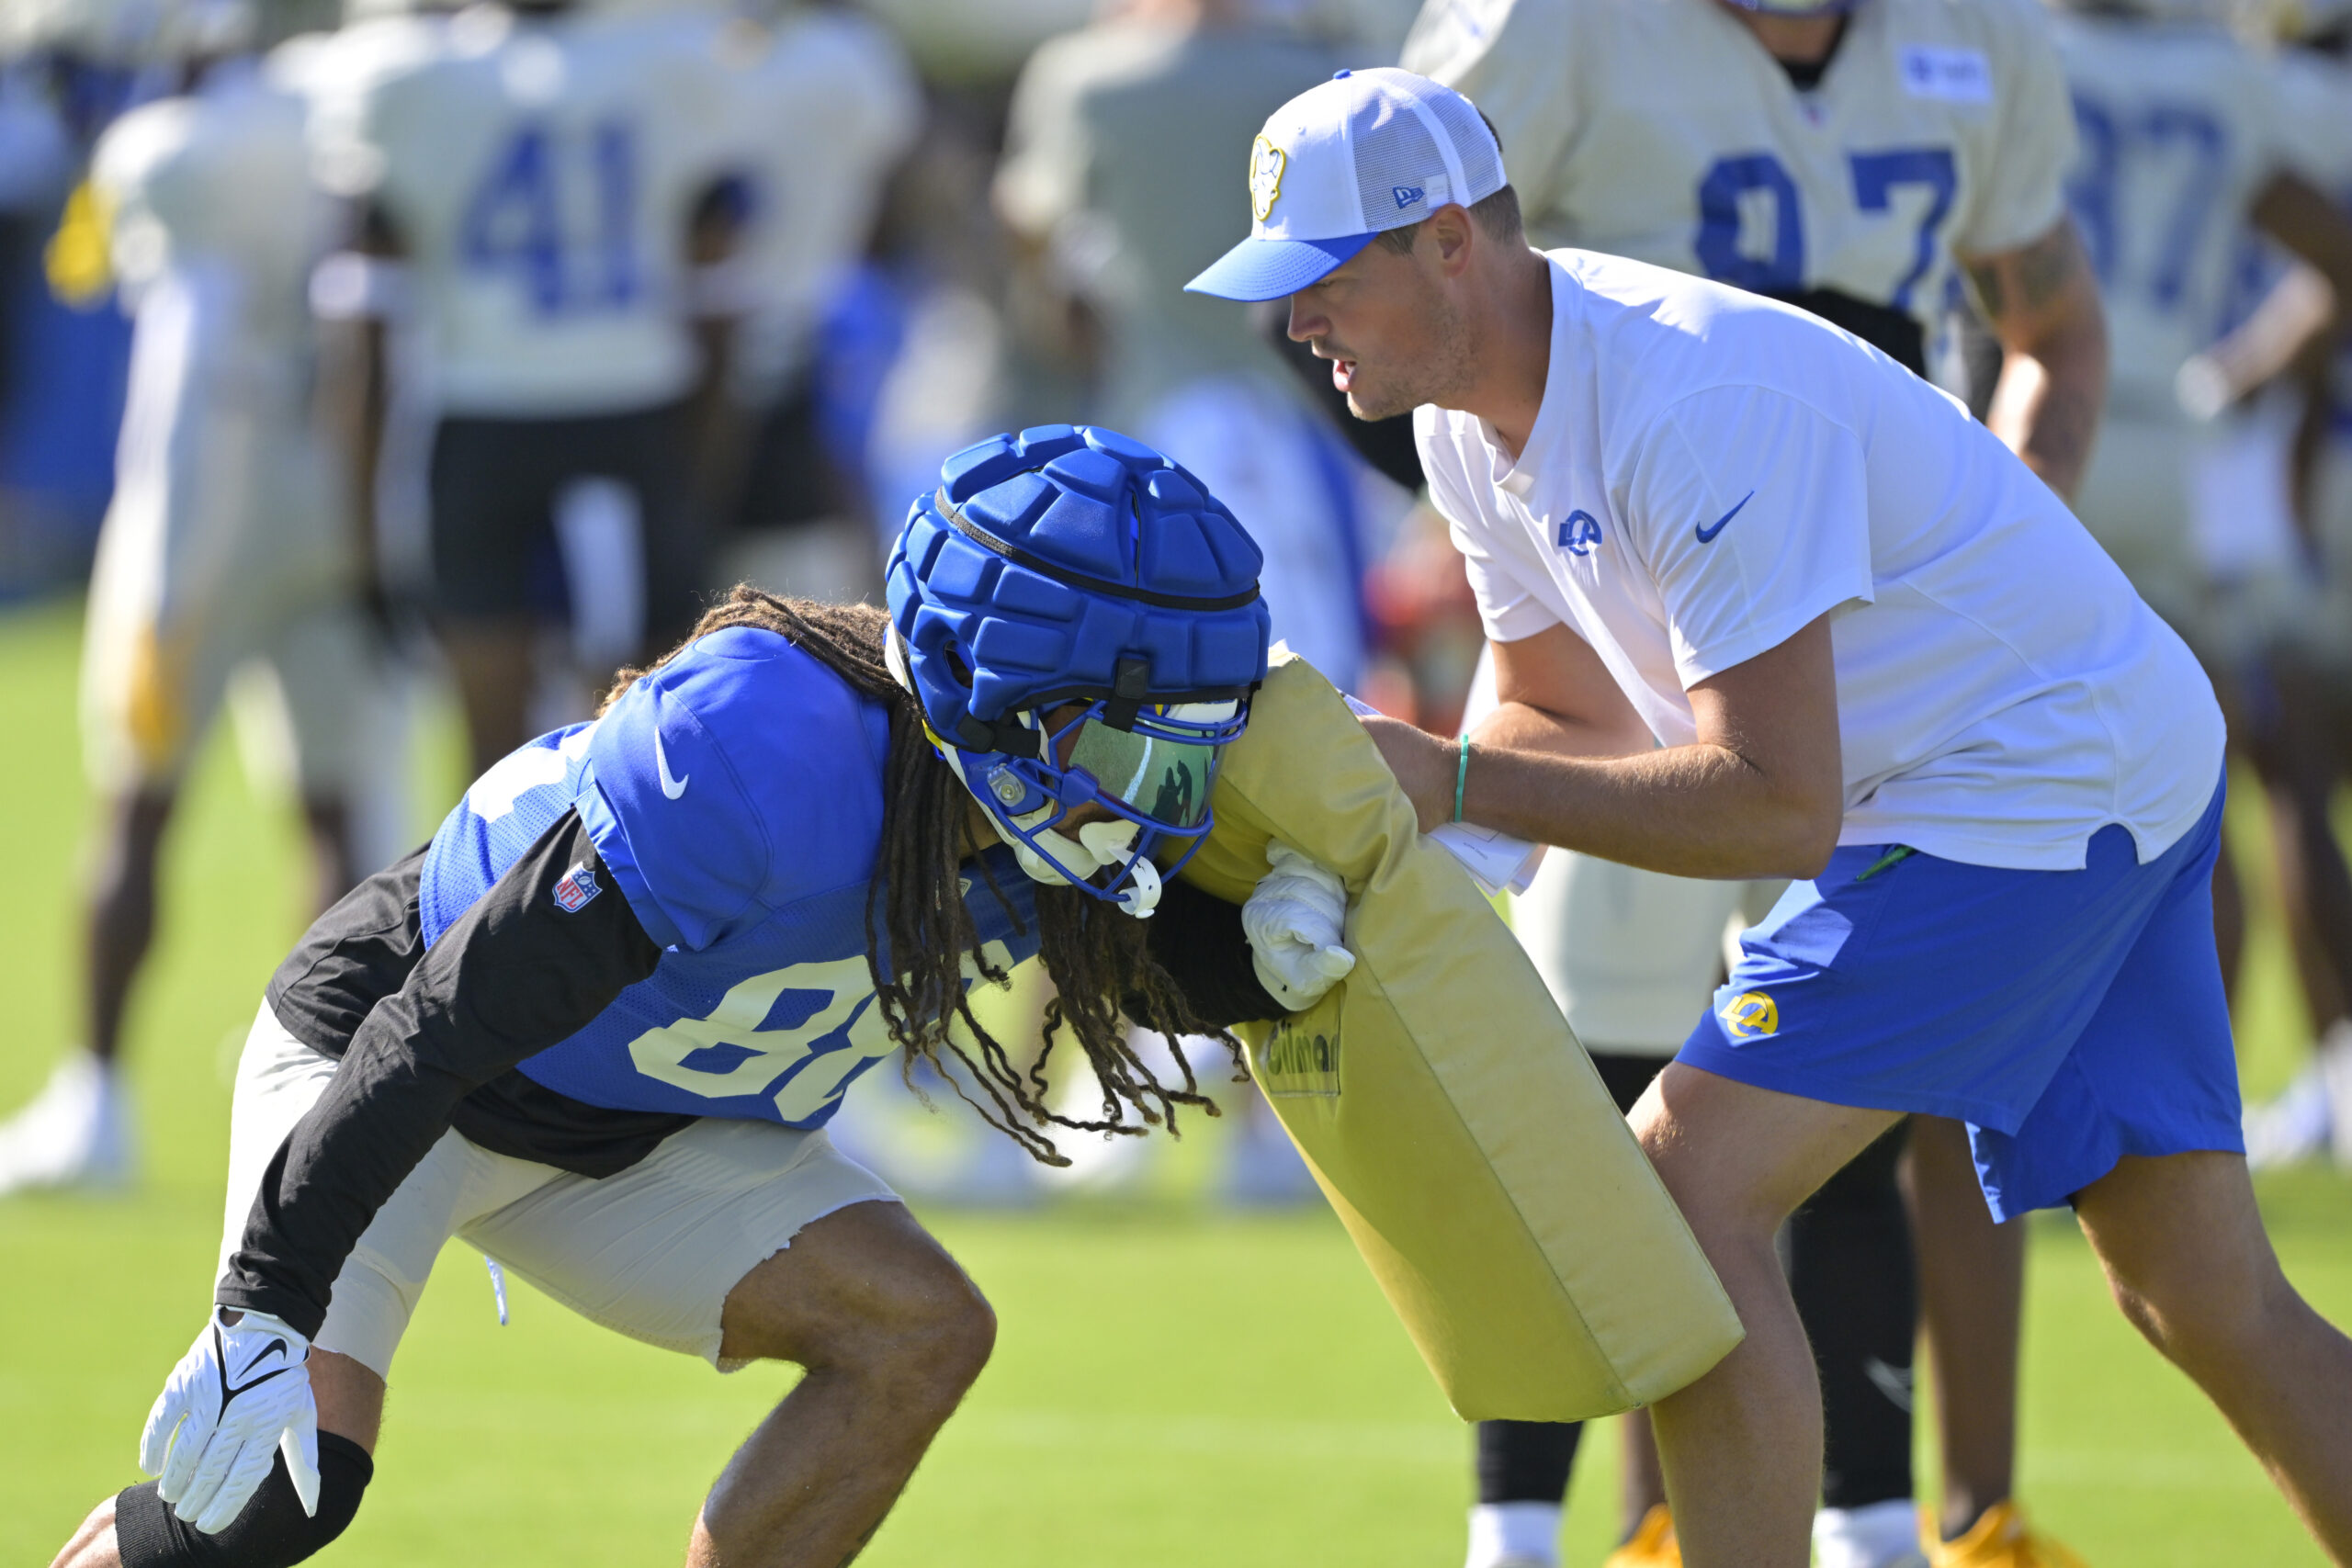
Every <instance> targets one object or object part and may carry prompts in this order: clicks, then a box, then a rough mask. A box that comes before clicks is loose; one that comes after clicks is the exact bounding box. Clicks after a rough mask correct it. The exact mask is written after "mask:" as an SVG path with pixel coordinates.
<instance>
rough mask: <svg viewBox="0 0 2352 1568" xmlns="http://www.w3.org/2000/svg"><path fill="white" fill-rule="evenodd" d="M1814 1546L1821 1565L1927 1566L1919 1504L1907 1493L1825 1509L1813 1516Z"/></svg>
mask: <svg viewBox="0 0 2352 1568" xmlns="http://www.w3.org/2000/svg"><path fill="white" fill-rule="evenodd" d="M1813 1550H1814V1554H1815V1559H1816V1560H1817V1561H1818V1562H1820V1564H1821V1568H1928V1559H1927V1557H1926V1555H1925V1554H1924V1553H1922V1552H1921V1551H1920V1550H1919V1509H1918V1505H1917V1504H1916V1503H1914V1502H1912V1500H1911V1499H1910V1498H1908V1497H1895V1498H1890V1499H1888V1500H1887V1501H1885V1502H1882V1503H1871V1504H1866V1505H1864V1506H1861V1507H1859V1508H1824V1509H1822V1510H1821V1511H1820V1512H1818V1513H1816V1514H1815V1515H1814V1516H1813Z"/></svg>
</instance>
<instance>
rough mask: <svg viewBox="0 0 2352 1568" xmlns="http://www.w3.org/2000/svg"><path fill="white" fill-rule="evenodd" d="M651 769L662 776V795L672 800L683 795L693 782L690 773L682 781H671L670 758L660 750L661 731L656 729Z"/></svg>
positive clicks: (693, 777)
mask: <svg viewBox="0 0 2352 1568" xmlns="http://www.w3.org/2000/svg"><path fill="white" fill-rule="evenodd" d="M653 767H654V771H655V772H657V773H660V774H661V775H662V794H663V795H668V796H669V797H670V798H671V799H672V800H675V799H677V798H678V796H680V795H684V794H685V793H686V786H687V785H688V784H692V783H694V781H695V776H694V774H692V773H688V774H687V775H686V776H685V777H684V778H682V779H673V778H672V777H671V776H670V758H669V754H668V753H667V752H665V751H663V750H662V731H661V730H660V729H658V728H657V729H655V730H654V732H653Z"/></svg>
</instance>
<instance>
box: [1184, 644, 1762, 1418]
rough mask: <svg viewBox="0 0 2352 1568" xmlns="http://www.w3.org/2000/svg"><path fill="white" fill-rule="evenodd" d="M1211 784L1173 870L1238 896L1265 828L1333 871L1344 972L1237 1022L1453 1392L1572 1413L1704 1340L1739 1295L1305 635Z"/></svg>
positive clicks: (1720, 1328)
mask: <svg viewBox="0 0 2352 1568" xmlns="http://www.w3.org/2000/svg"><path fill="white" fill-rule="evenodd" d="M1213 802H1214V805H1215V807H1216V829H1215V831H1214V832H1213V833H1211V835H1210V837H1209V839H1208V841H1207V842H1206V843H1204V844H1203V845H1202V846H1201V850H1200V852H1199V853H1198V854H1196V855H1194V856H1193V860H1192V862H1191V863H1190V864H1188V865H1187V866H1186V867H1185V868H1184V871H1183V873H1182V874H1183V877H1184V879H1185V880H1186V881H1188V882H1192V883H1193V884H1195V885H1196V886H1200V887H1201V888H1203V889H1204V890H1205V891H1207V892H1209V893H1212V894H1214V895H1216V897H1220V898H1223V899H1226V900H1227V901H1229V902H1232V903H1237V904H1238V903H1240V902H1241V901H1242V900H1243V899H1245V898H1247V897H1249V895H1250V889H1251V888H1253V887H1254V886H1257V882H1258V879H1259V878H1260V877H1261V876H1263V875H1264V874H1266V869H1267V866H1266V840H1268V839H1270V838H1279V839H1281V840H1283V842H1285V843H1287V844H1290V845H1292V846H1294V847H1295V848H1296V849H1298V850H1300V851H1302V852H1305V853H1306V854H1307V855H1309V856H1311V857H1313V858H1314V859H1315V860H1316V861H1317V862H1318V863H1321V864H1324V865H1326V866H1329V867H1330V868H1331V869H1332V870H1334V871H1336V872H1337V873H1339V874H1340V877H1341V878H1343V879H1344V880H1345V881H1346V883H1347V885H1348V897H1349V908H1348V922H1347V943H1348V946H1349V948H1350V949H1351V951H1353V952H1354V953H1355V955H1356V967H1355V970H1354V972H1353V973H1352V974H1351V975H1350V976H1348V978H1347V979H1346V980H1345V981H1344V982H1342V983H1341V984H1340V986H1338V987H1335V988H1334V989H1333V990H1332V992H1331V994H1330V995H1329V996H1327V997H1325V998H1323V999H1322V1001H1320V1002H1318V1003H1317V1004H1316V1005H1315V1006H1314V1007H1313V1008H1311V1009H1309V1010H1307V1011H1306V1012H1303V1013H1298V1014H1295V1015H1294V1016H1292V1017H1291V1018H1289V1019H1286V1020H1283V1021H1280V1022H1278V1023H1272V1024H1251V1025H1246V1026H1244V1027H1242V1028H1241V1029H1238V1030H1237V1031H1236V1033H1237V1034H1238V1035H1239V1036H1240V1037H1241V1038H1242V1040H1243V1042H1244V1043H1246V1044H1247V1045H1248V1046H1249V1050H1250V1067H1251V1070H1252V1072H1253V1074H1254V1076H1255V1077H1257V1080H1258V1083H1259V1085H1260V1087H1261V1088H1262V1089H1264V1090H1265V1092H1266V1095H1267V1097H1268V1099H1269V1100H1270V1101H1271V1102H1272V1105H1273V1108H1274V1112H1275V1114H1276V1115H1277V1116H1279V1117H1280V1118H1281V1119H1282V1123H1283V1127H1284V1128H1285V1129H1286V1130H1288V1132H1289V1134H1290V1135H1291V1138H1292V1141H1293V1142H1295V1143H1296V1144H1297V1145H1298V1147H1299V1152H1300V1153H1302V1154H1303V1155H1305V1156H1306V1163H1307V1164H1308V1166H1309V1167H1310V1168H1313V1170H1314V1172H1315V1179H1316V1180H1317V1182H1318V1183H1319V1184H1320V1185H1321V1186H1322V1189H1323V1191H1324V1195H1325V1196H1326V1197H1328V1198H1329V1200H1330V1201H1331V1206H1332V1208H1333V1209H1335V1210H1337V1211H1338V1212H1339V1215H1340V1219H1341V1221H1343V1222H1344V1223H1345V1224H1346V1225H1347V1227H1348V1232H1349V1234H1350V1235H1352V1236H1353V1237H1354V1238H1355V1243H1356V1247H1357V1248H1358V1249H1359V1250H1360V1251H1361V1252H1362V1253H1363V1258H1364V1261H1365V1262H1366V1263H1368V1264H1369V1265H1371V1267H1372V1271H1373V1274H1374V1278H1376V1279H1377V1280H1379V1281H1380V1287H1381V1289H1382V1290H1383V1291H1385V1292H1387V1295H1388V1300H1389V1303H1390V1304H1391V1305H1392V1306H1394V1307H1395V1308H1396V1310H1397V1316H1398V1317H1399V1318H1401V1319H1403V1320H1404V1324H1405V1328H1406V1331H1407V1332H1408V1333H1409V1334H1410V1335H1411V1336H1412V1337H1413V1342H1414V1344H1416V1345H1417V1346H1419V1348H1420V1352H1421V1355H1422V1357H1423V1359H1426V1360H1427V1361H1428V1362H1429V1366H1430V1371H1431V1372H1432V1373H1434V1374H1435V1375H1436V1378H1437V1381H1438V1386H1439V1387H1440V1388H1442V1390H1443V1391H1444V1393H1445V1396H1446V1398H1447V1399H1448V1400H1449V1401H1450V1402H1451V1403H1452V1404H1453V1408H1454V1411H1455V1412H1456V1413H1457V1414H1458V1415H1460V1416H1462V1417H1463V1418H1464V1420H1488V1419H1495V1418H1507V1419H1513V1420H1522V1421H1576V1420H1584V1419H1588V1418H1589V1417H1592V1416H1605V1415H1608V1414H1610V1413H1611V1412H1612V1411H1618V1410H1623V1409H1626V1408H1628V1407H1629V1406H1632V1405H1636V1404H1648V1403H1650V1402H1651V1401H1653V1400H1656V1399H1657V1398H1660V1397H1662V1396H1663V1395H1666V1394H1668V1393H1673V1392H1674V1391H1675V1390H1676V1389H1678V1388H1680V1387H1682V1386H1683V1385H1684V1384H1685V1383H1688V1382H1691V1380H1692V1379H1694V1378H1696V1377H1698V1376H1699V1375H1700V1374H1701V1373H1702V1372H1704V1371H1707V1369H1708V1368H1710V1367H1712V1366H1713V1365H1714V1364H1715V1363H1716V1362H1717V1361H1718V1360H1720V1359H1723V1357H1724V1353H1725V1352H1727V1351H1728V1350H1730V1349H1731V1348H1732V1347H1733V1346H1734V1345H1736V1344H1737V1343H1739V1339H1740V1335H1741V1329H1740V1325H1739V1319H1738V1316H1737V1314H1735V1313H1734V1312H1733V1310H1732V1305H1731V1301H1730V1298H1728V1297H1727V1296H1725V1295H1724V1290H1723V1287H1722V1285H1721V1284H1719V1283H1718V1282H1717V1281H1716V1279H1715V1275H1714V1270H1713V1269H1711V1268H1710V1267H1709V1266H1708V1264H1707V1260H1706V1258H1705V1257H1704V1256H1703V1255H1702V1254H1701V1252H1700V1250H1699V1245H1698V1243H1697V1242H1696V1241H1695V1240H1693V1239H1692V1237H1691V1232H1690V1229H1689V1227H1688V1226H1686V1225H1685V1224H1683V1222H1682V1216H1681V1214H1680V1213H1679V1212H1678V1211H1677V1210H1676V1209H1675V1207H1674V1202H1673V1200H1672V1199H1670V1198H1668V1196H1667V1192H1666V1189H1665V1187H1664V1186H1663V1185H1661V1184H1660V1183H1659V1181H1658V1179H1657V1173H1656V1172H1655V1171H1653V1170H1652V1169H1651V1168H1650V1164H1649V1160H1648V1159H1647V1157H1646V1156H1644V1155H1643V1153H1642V1151H1641V1147H1640V1145H1637V1144H1636V1143H1635V1142H1634V1137H1633V1134H1632V1133H1631V1132H1630V1131H1629V1130H1628V1129H1627V1128H1626V1125H1625V1122H1624V1119H1623V1117H1621V1116H1620V1115H1619V1114H1618V1111H1617V1108H1616V1106H1615V1104H1614V1103H1612V1102H1611V1099H1610V1097H1609V1092H1608V1090H1607V1089H1604V1088H1603V1087H1602V1086H1601V1082H1600V1075H1599V1074H1597V1073H1595V1072H1594V1071H1593V1067H1592V1064H1591V1063H1590V1062H1589V1060H1587V1059H1586V1057H1585V1054H1584V1048H1583V1046H1581V1045H1580V1044H1578V1043H1577V1039H1576V1036H1575V1035H1574V1034H1573V1033H1572V1032H1570V1031H1569V1029H1568V1025H1567V1021H1566V1020H1565V1019H1563V1018H1562V1017H1561V1016H1560V1010H1559V1009H1558V1007H1557V1006H1556V1005H1555V1003H1554V1002H1553V1000H1552V998H1551V994H1550V993H1549V992H1548V991H1546V990H1545V989H1544V983H1543V981H1542V980H1541V979H1540V978H1539V977H1538V976H1536V973H1535V970H1534V968H1533V966H1532V964H1529V963H1528V960H1527V957H1526V955H1525V954H1524V953H1521V951H1520V947H1519V943H1518V942H1516V941H1514V940H1513V939H1512V937H1511V934H1510V930H1509V929H1508V928H1507V927H1506V926H1505V925H1504V924H1503V922H1502V920H1501V919H1500V918H1499V917H1498V916H1497V915H1496V913H1495V911H1494V909H1493V908H1491V907H1490V906H1489V905H1488V904H1487V901H1486V899H1485V898H1484V897H1481V896H1480V894H1479V892H1478V889H1477V886H1476V884H1475V883H1473V882H1472V881H1471V880H1470V877H1469V876H1468V874H1466V873H1464V871H1463V869H1462V868H1461V866H1460V865H1459V864H1458V863H1455V861H1454V860H1453V857H1452V856H1451V855H1449V854H1447V853H1446V852H1445V851H1444V850H1443V849H1442V848H1440V847H1439V846H1438V845H1436V844H1434V843H1431V842H1429V841H1427V840H1423V839H1422V838H1421V837H1420V835H1419V831H1418V830H1417V828H1416V826H1415V822H1414V816H1413V808H1412V807H1411V806H1410V805H1409V804H1408V802H1407V801H1406V799H1405V796H1404V794H1403V792H1402V791H1400V790H1399V789H1398V788H1397V781H1396V778H1395V776H1394V775H1392V774H1391V773H1389V771H1388V766H1387V764H1386V763H1385V762H1384V761H1382V760H1381V757H1380V752H1379V750H1378V749H1377V748H1376V747H1374V745H1373V742H1372V738H1371V737H1370V736H1369V735H1368V734H1366V733H1365V731H1364V728H1363V725H1361V724H1359V723H1358V722H1357V721H1356V717H1355V716H1354V715H1353V714H1352V713H1351V712H1349V711H1348V706H1347V705H1346V703H1344V702H1343V701H1341V699H1340V694H1338V693H1337V692H1335V691H1333V690H1332V689H1331V686H1330V683H1329V682H1327V681H1325V680H1324V679H1323V677H1322V676H1320V675H1318V674H1317V673H1316V672H1315V671H1314V670H1313V669H1312V668H1311V667H1310V666H1309V665H1307V664H1306V661H1305V660H1299V659H1295V658H1292V659H1289V660H1282V659H1281V658H1280V656H1277V663H1276V665H1275V667H1274V669H1273V670H1272V672H1271V673H1270V675H1269V676H1268V678H1267V681H1266V684H1265V686H1264V688H1263V689H1262V690H1261V692H1260V693H1259V694H1258V698H1257V703H1256V705H1255V707H1254V708H1253V710H1252V712H1251V715H1250V728H1249V729H1248V730H1247V731H1246V732H1244V734H1243V735H1242V737H1241V738H1240V739H1238V740H1237V741H1235V742H1234V743H1233V745H1232V746H1231V747H1230V748H1228V749H1227V752H1226V755H1225V759H1224V761H1223V764H1222V765H1221V767H1220V769H1219V772H1218V775H1217V783H1216V795H1214V796H1213Z"/></svg>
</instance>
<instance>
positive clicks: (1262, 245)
mask: <svg viewBox="0 0 2352 1568" xmlns="http://www.w3.org/2000/svg"><path fill="white" fill-rule="evenodd" d="M1503 185H1504V177H1503V154H1502V149H1501V148H1499V147H1498V146H1496V145H1495V136H1494V132H1492V131H1490V130H1487V122H1486V121H1485V120H1483V119H1481V118H1478V111H1477V110H1476V108H1474V107H1472V106H1471V103H1470V100H1469V99H1467V98H1465V97H1464V96H1462V95H1461V94H1459V93H1457V92H1455V91H1454V90H1453V88H1451V87H1447V86H1442V85H1439V84H1438V83H1435V82H1432V81H1430V79H1429V78H1428V77H1426V76H1416V75H1414V74H1413V73H1411V72H1409V71H1400V70H1398V69H1397V68H1396V67H1395V66H1393V65H1384V66H1380V67H1377V68H1374V69H1372V70H1366V71H1342V72H1340V73H1339V74H1338V75H1337V76H1334V77H1332V78H1331V80H1329V82H1325V83H1322V84H1321V85H1317V86H1315V87H1310V88H1308V89H1307V90H1306V92H1304V93H1301V94H1300V95H1299V96H1296V97H1295V98H1293V99H1292V100H1291V101H1290V102H1288V103H1286V104H1284V105H1283V107H1280V108H1278V109H1276V110H1275V111H1274V112H1273V114H1272V116H1271V117H1270V118H1268V119H1267V121H1266V128H1265V129H1264V130H1261V131H1260V132H1259V133H1258V140H1257V141H1255V142H1254V143H1252V144H1251V146H1250V217H1251V219H1252V220H1253V221H1252V222H1251V223H1250V237H1249V238H1248V239H1246V240H1244V241H1242V242H1241V243H1239V244H1238V245H1236V246H1234V247H1233V249H1231V250H1229V251H1227V252H1226V253H1225V254H1224V255H1222V256H1220V257H1218V258H1217V261H1216V265H1213V266H1211V267H1210V268H1209V269H1208V270H1207V271H1205V272H1204V273H1202V274H1201V276H1198V277H1196V278H1194V279H1193V281H1192V282H1190V283H1188V284H1186V285H1184V288H1185V290H1186V292H1188V293H1193V294H1214V295H1216V296H1217V297H1219V298H1220V299H1281V298H1283V296H1284V295H1286V294H1295V293H1297V292H1298V291H1299V290H1300V289H1302V288H1306V286H1307V285H1308V284H1310V283H1313V282H1314V281H1315V280H1316V279H1317V278H1319V277H1321V276H1323V275H1324V274H1325V273H1327V272H1329V271H1330V270H1331V269H1332V268H1333V267H1336V266H1339V265H1342V264H1344V263H1345V262H1346V261H1347V260H1348V259H1349V258H1350V257H1351V256H1353V255H1354V254H1356V253H1357V252H1358V251H1361V250H1363V248H1364V246H1366V245H1368V244H1370V243H1372V237H1373V236H1374V234H1377V233H1379V232H1381V231H1384V230H1387V229H1402V228H1405V227H1406V226H1407V225H1408V224H1413V223H1419V221H1420V220H1422V219H1424V218H1427V217H1428V216H1429V215H1430V213H1432V212H1435V211H1436V210H1437V209H1439V208H1441V207H1444V206H1447V205H1449V204H1450V203H1453V202H1459V203H1461V204H1462V205H1463V206H1464V207H1468V206H1471V205H1473V204H1474V203H1476V202H1480V201H1484V200H1485V199H1486V198H1487V197H1490V196H1492V195H1494V194H1495V192H1497V191H1498V190H1500V189H1502V188H1503Z"/></svg>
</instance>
